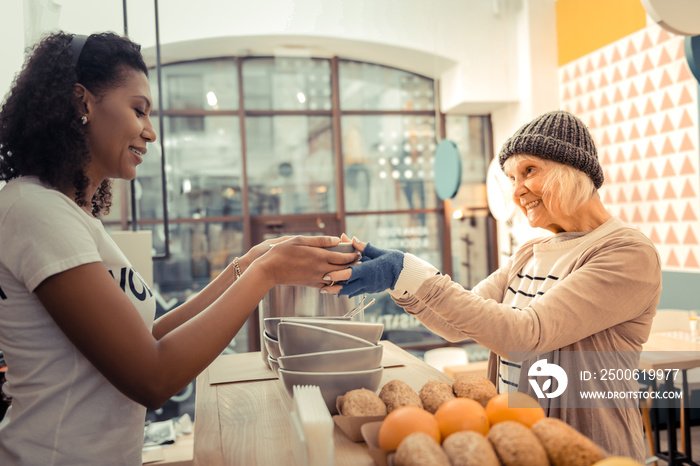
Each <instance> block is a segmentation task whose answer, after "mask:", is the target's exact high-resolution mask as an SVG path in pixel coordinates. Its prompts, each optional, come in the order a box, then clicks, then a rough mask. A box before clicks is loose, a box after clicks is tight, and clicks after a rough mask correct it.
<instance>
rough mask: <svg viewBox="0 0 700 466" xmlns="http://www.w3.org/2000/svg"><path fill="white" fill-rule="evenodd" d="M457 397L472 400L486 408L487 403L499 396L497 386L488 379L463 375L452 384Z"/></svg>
mask: <svg viewBox="0 0 700 466" xmlns="http://www.w3.org/2000/svg"><path fill="white" fill-rule="evenodd" d="M452 390H453V391H454V393H455V395H456V396H459V397H464V398H471V399H472V400H475V401H478V402H479V403H481V405H482V406H483V407H484V408H485V407H486V403H488V402H489V400H490V399H491V398H493V397H494V396H496V395H497V393H498V392H497V391H496V386H495V385H494V384H493V383H492V382H491V381H490V380H489V379H487V378H486V377H479V376H474V375H461V376H459V377H457V379H456V380H455V381H454V383H453V384H452Z"/></svg>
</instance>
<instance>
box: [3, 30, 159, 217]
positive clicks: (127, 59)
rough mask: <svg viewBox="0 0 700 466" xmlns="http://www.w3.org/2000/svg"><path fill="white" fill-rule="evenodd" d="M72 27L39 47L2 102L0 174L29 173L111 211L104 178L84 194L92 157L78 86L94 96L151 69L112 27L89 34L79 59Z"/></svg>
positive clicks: (96, 211)
mask: <svg viewBox="0 0 700 466" xmlns="http://www.w3.org/2000/svg"><path fill="white" fill-rule="evenodd" d="M72 39H73V34H68V33H65V32H57V33H54V34H51V35H49V36H47V37H45V38H44V39H43V40H42V41H41V42H39V43H38V44H37V45H36V46H35V47H34V49H33V51H32V53H31V55H30V56H29V58H28V59H27V61H26V62H25V64H24V67H23V69H22V71H21V72H20V73H19V74H18V75H17V77H16V78H15V81H14V83H13V86H12V89H11V90H10V92H9V93H8V94H7V97H6V99H5V102H4V104H3V105H2V109H0V179H4V180H11V179H13V178H17V177H20V176H24V175H33V176H36V177H38V178H39V179H40V180H41V181H42V182H43V183H45V184H47V185H49V186H51V187H53V188H55V189H57V190H59V191H61V192H64V193H68V192H75V193H76V194H75V202H76V203H77V204H78V205H79V206H81V207H83V206H86V205H89V204H88V203H90V205H91V207H92V214H93V215H94V216H98V215H100V214H101V213H103V214H107V213H109V208H110V206H111V204H112V191H111V186H110V182H109V180H105V181H103V183H102V185H101V186H100V187H99V188H98V189H97V191H96V192H95V195H94V196H93V198H92V199H85V196H86V190H87V187H88V183H89V180H88V178H87V176H86V173H85V170H86V167H87V164H88V162H89V161H90V152H89V150H88V145H87V137H86V135H87V132H86V127H85V126H84V125H82V124H81V122H80V117H81V114H80V112H79V110H78V106H77V105H76V97H75V93H74V88H75V84H76V83H80V84H82V85H83V86H85V88H87V89H88V90H89V91H90V92H92V93H93V94H95V95H96V96H101V95H104V93H105V92H106V91H108V90H110V89H114V88H116V87H119V86H120V85H123V84H124V82H125V81H126V75H127V71H129V70H131V69H133V70H137V71H142V72H143V73H144V74H146V76H148V68H147V67H146V64H145V63H144V60H143V57H142V56H141V46H140V45H138V44H135V43H134V42H132V41H130V40H129V39H127V38H125V37H121V36H119V35H117V34H113V33H101V34H92V35H91V36H89V37H88V38H87V41H86V42H85V45H84V47H83V50H82V52H81V53H80V59H79V61H78V63H77V65H75V64H74V63H75V62H74V57H73V52H72V50H71V40H72Z"/></svg>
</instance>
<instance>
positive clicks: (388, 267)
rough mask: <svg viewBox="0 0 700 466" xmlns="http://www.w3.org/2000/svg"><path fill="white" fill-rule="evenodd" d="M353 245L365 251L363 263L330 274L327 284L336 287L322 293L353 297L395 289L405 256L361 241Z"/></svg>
mask: <svg viewBox="0 0 700 466" xmlns="http://www.w3.org/2000/svg"><path fill="white" fill-rule="evenodd" d="M352 243H353V245H354V246H355V249H357V250H358V251H360V252H362V258H361V259H360V263H359V264H356V265H353V266H351V267H350V268H348V269H345V270H341V271H339V272H332V273H330V274H329V275H328V277H327V278H326V281H329V282H331V283H332V285H329V286H327V287H325V288H323V290H322V291H324V292H328V293H337V294H339V295H341V296H342V295H348V296H350V297H353V296H357V295H360V294H366V293H380V292H382V291H384V290H387V289H391V290H393V289H394V285H396V280H398V278H399V275H400V274H401V270H402V269H403V257H404V253H403V252H401V251H396V250H393V249H380V248H377V247H374V246H372V245H371V244H369V243H363V242H361V241H360V240H358V239H357V238H353V240H352Z"/></svg>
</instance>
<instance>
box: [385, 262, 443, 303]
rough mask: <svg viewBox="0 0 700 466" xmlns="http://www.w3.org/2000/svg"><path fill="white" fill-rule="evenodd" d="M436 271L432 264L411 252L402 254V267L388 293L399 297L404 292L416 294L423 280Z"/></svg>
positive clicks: (433, 274)
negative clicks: (392, 287)
mask: <svg viewBox="0 0 700 466" xmlns="http://www.w3.org/2000/svg"><path fill="white" fill-rule="evenodd" d="M437 273H438V269H436V268H435V267H434V266H433V265H432V264H430V263H428V262H426V261H424V260H423V259H420V258H418V257H416V256H414V255H413V254H409V253H406V254H404V256H403V269H402V270H401V273H400V274H399V278H398V280H396V285H394V289H393V290H389V294H390V295H391V296H392V297H394V298H401V297H402V296H403V295H404V294H405V293H406V292H408V293H410V294H416V292H417V291H418V288H420V286H421V285H422V284H423V282H425V281H426V280H427V279H428V278H430V277H434V276H435V275H436V274H437Z"/></svg>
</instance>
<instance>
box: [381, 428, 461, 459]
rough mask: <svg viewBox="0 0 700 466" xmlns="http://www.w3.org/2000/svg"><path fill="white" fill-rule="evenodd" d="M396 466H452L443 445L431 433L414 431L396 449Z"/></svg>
mask: <svg viewBox="0 0 700 466" xmlns="http://www.w3.org/2000/svg"><path fill="white" fill-rule="evenodd" d="M394 466H451V465H450V459H449V458H448V457H447V453H445V451H444V450H443V449H442V447H441V446H440V445H439V444H438V443H437V442H436V441H435V439H433V438H432V437H431V436H430V435H428V434H426V433H424V432H414V433H413V434H411V435H409V436H408V437H406V438H405V439H403V441H402V442H401V444H399V448H397V449H396V456H395V457H394Z"/></svg>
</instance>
